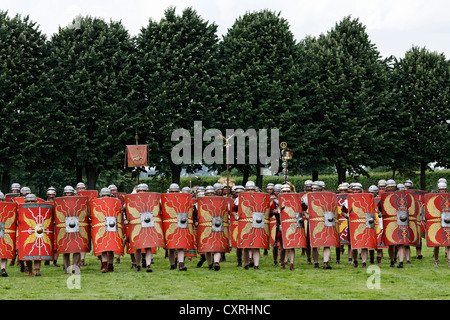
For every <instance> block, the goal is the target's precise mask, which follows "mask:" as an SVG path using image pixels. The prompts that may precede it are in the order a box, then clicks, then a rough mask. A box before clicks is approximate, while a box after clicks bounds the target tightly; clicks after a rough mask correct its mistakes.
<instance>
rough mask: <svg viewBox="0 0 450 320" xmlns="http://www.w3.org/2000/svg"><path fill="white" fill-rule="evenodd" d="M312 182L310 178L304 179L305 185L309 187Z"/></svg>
mask: <svg viewBox="0 0 450 320" xmlns="http://www.w3.org/2000/svg"><path fill="white" fill-rule="evenodd" d="M312 184H313V182H312V180H306V181H305V187H311V186H312Z"/></svg>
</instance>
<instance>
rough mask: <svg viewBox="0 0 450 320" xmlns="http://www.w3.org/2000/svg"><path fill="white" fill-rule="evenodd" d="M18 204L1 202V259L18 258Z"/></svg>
mask: <svg viewBox="0 0 450 320" xmlns="http://www.w3.org/2000/svg"><path fill="white" fill-rule="evenodd" d="M17 206H18V205H17V203H14V202H0V258H1V259H14V258H15V256H16V229H17Z"/></svg>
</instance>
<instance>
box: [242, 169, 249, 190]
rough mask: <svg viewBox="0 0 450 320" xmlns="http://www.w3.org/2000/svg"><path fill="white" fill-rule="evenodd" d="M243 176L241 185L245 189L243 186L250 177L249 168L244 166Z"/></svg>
mask: <svg viewBox="0 0 450 320" xmlns="http://www.w3.org/2000/svg"><path fill="white" fill-rule="evenodd" d="M242 173H243V176H242V185H243V186H244V187H245V184H246V183H247V181H248V177H249V176H250V167H249V166H246V165H244V169H243V171H242Z"/></svg>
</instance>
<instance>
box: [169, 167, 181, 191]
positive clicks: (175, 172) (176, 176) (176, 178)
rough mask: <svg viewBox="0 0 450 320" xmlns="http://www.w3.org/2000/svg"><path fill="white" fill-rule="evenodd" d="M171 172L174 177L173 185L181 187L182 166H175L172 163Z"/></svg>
mask: <svg viewBox="0 0 450 320" xmlns="http://www.w3.org/2000/svg"><path fill="white" fill-rule="evenodd" d="M170 172H171V175H172V183H176V184H178V185H180V181H181V178H180V173H181V165H179V164H174V163H173V162H172V161H170Z"/></svg>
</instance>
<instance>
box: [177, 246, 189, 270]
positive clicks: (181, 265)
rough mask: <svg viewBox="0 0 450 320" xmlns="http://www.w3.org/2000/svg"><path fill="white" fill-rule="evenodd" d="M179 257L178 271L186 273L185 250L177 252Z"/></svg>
mask: <svg viewBox="0 0 450 320" xmlns="http://www.w3.org/2000/svg"><path fill="white" fill-rule="evenodd" d="M177 255H178V270H180V271H186V270H187V268H186V266H185V265H184V249H180V250H177Z"/></svg>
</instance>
